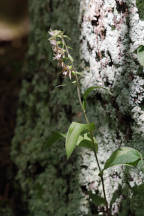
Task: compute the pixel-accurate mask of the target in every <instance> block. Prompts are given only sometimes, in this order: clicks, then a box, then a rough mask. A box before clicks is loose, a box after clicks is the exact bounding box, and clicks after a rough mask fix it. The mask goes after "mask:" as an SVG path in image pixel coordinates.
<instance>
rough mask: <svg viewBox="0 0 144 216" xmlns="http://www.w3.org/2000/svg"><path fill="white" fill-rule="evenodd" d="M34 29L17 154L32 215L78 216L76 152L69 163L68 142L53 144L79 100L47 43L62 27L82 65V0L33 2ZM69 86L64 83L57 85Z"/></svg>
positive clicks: (16, 139) (15, 147)
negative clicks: (51, 136) (56, 132)
mask: <svg viewBox="0 0 144 216" xmlns="http://www.w3.org/2000/svg"><path fill="white" fill-rule="evenodd" d="M29 8H30V11H29V14H30V20H31V32H30V37H29V51H28V55H27V67H26V68H25V74H26V75H25V80H24V81H23V86H22V90H21V93H20V99H19V110H18V117H17V127H16V131H15V137H14V139H13V146H12V158H13V160H14V162H15V163H16V165H17V166H18V169H19V171H18V175H17V178H18V179H19V181H20V183H21V186H22V189H23V191H24V196H25V200H26V201H27V203H28V209H29V215H34V216H36V215H37V216H48V215H49V216H64V215H68V216H72V215H73V216H75V215H77V216H78V215H81V213H80V210H79V209H80V208H79V205H80V203H79V202H80V197H81V193H80V191H79V187H78V180H77V175H76V170H77V165H76V162H75V163H74V161H76V156H74V157H73V158H72V159H71V161H69V162H67V160H66V156H65V150H64V143H57V144H55V145H54V146H53V147H51V148H49V147H48V143H47V138H48V136H49V134H50V133H51V131H53V130H56V129H57V130H60V131H63V132H65V131H66V129H67V127H68V125H69V124H70V121H71V120H72V118H76V116H77V107H78V105H77V101H76V99H75V91H74V90H73V87H72V85H71V83H69V82H68V81H66V80H63V77H62V76H61V75H60V71H59V69H58V68H57V66H56V64H55V63H53V61H52V52H51V48H50V45H49V42H48V37H49V36H48V30H49V29H50V28H52V29H55V28H56V29H61V30H63V31H64V32H65V33H66V34H67V35H69V36H70V38H71V42H70V43H71V46H72V47H73V56H74V57H75V59H76V61H77V63H78V58H79V57H78V52H79V49H78V47H79V39H78V36H79V32H78V24H77V17H78V11H79V2H78V1H77V0H74V1H71V0H54V1H52V0H41V1H39V0H31V1H30V2H29ZM61 84H64V85H66V88H65V87H59V88H57V87H56V86H57V85H61Z"/></svg>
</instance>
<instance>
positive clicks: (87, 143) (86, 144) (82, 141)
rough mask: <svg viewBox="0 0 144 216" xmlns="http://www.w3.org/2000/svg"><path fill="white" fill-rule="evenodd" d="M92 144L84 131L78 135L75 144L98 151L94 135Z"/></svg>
mask: <svg viewBox="0 0 144 216" xmlns="http://www.w3.org/2000/svg"><path fill="white" fill-rule="evenodd" d="M93 140H94V144H93V142H92V140H91V138H90V136H89V135H88V134H87V133H85V134H84V135H83V136H79V139H78V141H77V146H79V147H84V148H88V149H89V150H92V151H96V152H98V144H97V142H96V139H95V137H93Z"/></svg>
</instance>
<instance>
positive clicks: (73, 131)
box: [65, 122, 95, 158]
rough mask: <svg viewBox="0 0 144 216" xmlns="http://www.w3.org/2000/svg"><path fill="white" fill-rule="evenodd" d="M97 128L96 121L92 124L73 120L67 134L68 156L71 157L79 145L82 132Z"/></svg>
mask: <svg viewBox="0 0 144 216" xmlns="http://www.w3.org/2000/svg"><path fill="white" fill-rule="evenodd" d="M94 129H95V126H94V123H90V124H80V123H77V122H72V123H71V125H70V127H69V129H68V132H67V135H66V144H65V145H66V154H67V158H69V157H70V156H71V154H72V152H73V150H74V149H75V147H76V146H77V142H78V138H79V136H80V135H81V134H84V133H85V132H89V131H92V130H94Z"/></svg>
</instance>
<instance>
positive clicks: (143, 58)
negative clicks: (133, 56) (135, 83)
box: [137, 45, 144, 67]
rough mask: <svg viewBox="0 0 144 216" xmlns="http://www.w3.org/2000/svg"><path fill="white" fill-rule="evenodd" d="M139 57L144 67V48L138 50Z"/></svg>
mask: <svg viewBox="0 0 144 216" xmlns="http://www.w3.org/2000/svg"><path fill="white" fill-rule="evenodd" d="M137 57H138V61H139V63H140V64H141V65H142V66H143V67H144V46H142V45H141V46H139V47H138V49H137Z"/></svg>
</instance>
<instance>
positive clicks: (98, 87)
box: [83, 86, 111, 108]
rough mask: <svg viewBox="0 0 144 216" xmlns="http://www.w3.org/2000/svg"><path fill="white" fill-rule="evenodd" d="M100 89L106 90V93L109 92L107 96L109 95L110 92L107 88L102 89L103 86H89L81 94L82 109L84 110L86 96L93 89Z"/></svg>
mask: <svg viewBox="0 0 144 216" xmlns="http://www.w3.org/2000/svg"><path fill="white" fill-rule="evenodd" d="M100 88H102V89H104V90H107V91H108V92H109V94H111V92H110V91H109V90H108V89H107V88H105V87H103V86H91V87H89V88H88V89H87V90H86V91H85V92H84V94H83V106H84V108H86V99H87V97H88V95H89V94H90V93H91V92H92V91H94V90H95V89H100Z"/></svg>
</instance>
